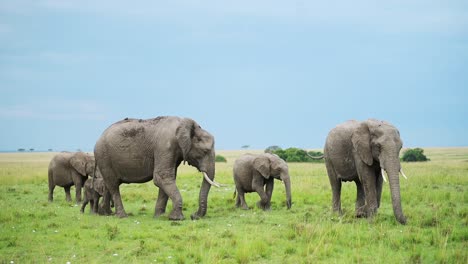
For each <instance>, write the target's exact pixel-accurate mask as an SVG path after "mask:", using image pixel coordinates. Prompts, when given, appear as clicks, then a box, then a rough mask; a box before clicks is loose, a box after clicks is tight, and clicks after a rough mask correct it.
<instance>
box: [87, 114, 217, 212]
mask: <svg viewBox="0 0 468 264" xmlns="http://www.w3.org/2000/svg"><path fill="white" fill-rule="evenodd" d="M94 154H95V157H96V161H97V166H98V167H99V169H100V171H101V173H102V176H103V178H104V182H105V185H106V188H107V189H108V190H109V192H110V194H111V195H112V198H113V200H114V203H115V214H116V216H118V217H126V216H127V214H126V213H125V210H124V207H123V204H122V199H121V196H120V190H119V186H120V184H122V183H144V182H148V181H150V180H153V182H154V184H155V185H156V186H157V187H159V194H158V199H157V202H156V206H155V213H154V216H155V217H158V216H160V215H162V214H164V213H165V211H166V205H167V201H168V199H169V198H170V199H171V200H172V205H173V209H172V212H171V213H170V214H169V219H171V220H182V219H184V215H183V213H182V196H181V195H180V192H179V189H178V188H177V185H176V176H177V167H178V166H179V165H180V163H181V162H182V161H187V162H188V164H189V165H192V166H194V167H196V168H197V169H198V170H199V171H201V172H202V174H203V176H204V178H203V182H202V184H201V187H200V195H199V207H198V211H197V212H195V213H194V214H192V215H191V218H192V219H198V218H200V217H203V216H204V215H205V214H206V210H207V198H208V192H209V191H210V188H211V185H215V186H218V187H219V185H218V184H217V183H215V182H214V177H215V151H214V138H213V136H212V135H211V134H210V133H208V132H207V131H206V130H204V129H202V128H201V127H200V125H198V124H197V123H196V122H195V121H193V120H192V119H189V118H181V117H175V116H165V117H157V118H153V119H146V120H142V119H129V118H126V119H124V120H122V121H119V122H117V123H115V124H113V125H111V126H110V127H109V128H107V129H106V130H105V131H104V132H103V134H102V136H101V137H100V138H99V140H98V141H97V143H96V146H95V148H94ZM103 206H104V207H103V209H104V211H105V212H106V213H110V195H104V199H103Z"/></svg>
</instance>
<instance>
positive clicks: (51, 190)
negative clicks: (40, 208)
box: [49, 182, 55, 202]
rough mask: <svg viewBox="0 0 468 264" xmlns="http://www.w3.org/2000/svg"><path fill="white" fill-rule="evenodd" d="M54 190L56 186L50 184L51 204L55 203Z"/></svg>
mask: <svg viewBox="0 0 468 264" xmlns="http://www.w3.org/2000/svg"><path fill="white" fill-rule="evenodd" d="M54 189H55V184H54V183H50V182H49V202H53V201H54Z"/></svg>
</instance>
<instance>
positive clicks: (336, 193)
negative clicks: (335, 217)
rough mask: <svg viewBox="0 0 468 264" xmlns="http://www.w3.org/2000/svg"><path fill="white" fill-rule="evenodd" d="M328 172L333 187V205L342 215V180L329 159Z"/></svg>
mask: <svg viewBox="0 0 468 264" xmlns="http://www.w3.org/2000/svg"><path fill="white" fill-rule="evenodd" d="M326 165H327V166H326V167H327V173H328V180H329V181H330V186H331V188H332V207H333V211H334V212H338V213H339V214H340V215H341V213H342V212H341V180H340V179H338V177H337V175H336V172H335V170H334V169H333V167H332V165H331V163H329V161H327V164H326Z"/></svg>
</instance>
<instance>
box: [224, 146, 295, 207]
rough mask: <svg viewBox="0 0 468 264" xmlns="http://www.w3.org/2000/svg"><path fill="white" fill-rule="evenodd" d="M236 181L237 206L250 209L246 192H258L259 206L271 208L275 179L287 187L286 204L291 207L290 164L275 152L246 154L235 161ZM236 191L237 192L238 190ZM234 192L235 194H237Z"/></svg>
mask: <svg viewBox="0 0 468 264" xmlns="http://www.w3.org/2000/svg"><path fill="white" fill-rule="evenodd" d="M233 172H234V174H233V175H234V182H235V184H236V191H237V193H238V194H237V198H236V207H241V208H242V209H249V207H248V206H247V203H246V202H245V196H244V194H245V193H249V192H257V193H258V195H259V196H260V201H259V202H258V203H257V205H258V207H260V208H262V209H263V210H268V209H270V205H271V204H270V203H271V196H272V194H273V187H274V179H278V180H280V181H283V183H284V186H285V188H286V206H287V207H288V209H289V208H291V180H290V177H289V170H288V165H287V164H286V162H285V161H284V160H282V159H281V158H280V157H278V156H277V155H274V154H269V153H264V154H258V155H253V154H245V155H243V156H241V157H240V158H238V159H237V160H236V161H235V162H234V168H233ZM236 191H235V192H236ZM235 192H234V194H235Z"/></svg>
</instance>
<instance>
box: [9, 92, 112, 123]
mask: <svg viewBox="0 0 468 264" xmlns="http://www.w3.org/2000/svg"><path fill="white" fill-rule="evenodd" d="M106 116H107V114H106V113H105V111H104V110H103V108H102V107H101V105H99V104H98V103H96V102H93V101H80V100H66V99H58V98H55V99H54V98H49V99H46V100H44V101H35V102H32V103H29V104H16V105H11V106H3V107H0V118H2V119H36V120H55V121H58V120H61V121H64V120H65V121H66V120H90V121H100V120H105V119H106Z"/></svg>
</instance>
